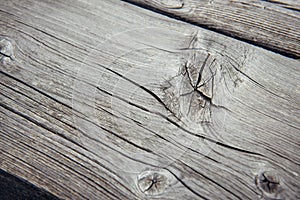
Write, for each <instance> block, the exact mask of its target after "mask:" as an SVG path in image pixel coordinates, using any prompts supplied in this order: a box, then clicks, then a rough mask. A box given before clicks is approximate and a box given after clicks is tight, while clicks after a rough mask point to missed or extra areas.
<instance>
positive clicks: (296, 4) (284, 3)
mask: <svg viewBox="0 0 300 200" xmlns="http://www.w3.org/2000/svg"><path fill="white" fill-rule="evenodd" d="M264 1H267V2H271V3H275V4H277V5H278V6H281V7H284V8H287V9H291V10H295V11H300V1H298V0H264Z"/></svg>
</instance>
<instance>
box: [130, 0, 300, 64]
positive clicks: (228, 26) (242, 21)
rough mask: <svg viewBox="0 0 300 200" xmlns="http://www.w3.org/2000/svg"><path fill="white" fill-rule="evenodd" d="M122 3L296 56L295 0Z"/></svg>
mask: <svg viewBox="0 0 300 200" xmlns="http://www.w3.org/2000/svg"><path fill="white" fill-rule="evenodd" d="M125 1H126V2H130V3H133V4H136V5H139V6H141V7H143V8H147V9H150V10H154V11H157V12H159V13H162V14H164V15H167V16H170V17H172V18H176V19H180V20H183V21H186V22H189V23H192V24H195V25H199V26H201V27H204V28H208V29H210V30H214V31H217V32H219V33H223V34H226V35H229V36H232V37H235V38H238V39H241V40H243V41H247V42H249V43H251V44H255V45H258V46H261V47H264V48H267V49H269V50H272V51H275V52H279V53H281V54H284V55H286V56H291V57H294V58H299V57H300V40H299V38H300V35H299V27H300V20H299V19H300V14H299V12H298V11H297V10H298V9H299V1H260V0H254V1H247V0H213V1H212V0H204V1H195V0H184V1H183V0H145V1H144V0H125ZM275 2H277V3H275ZM287 8H290V9H287Z"/></svg>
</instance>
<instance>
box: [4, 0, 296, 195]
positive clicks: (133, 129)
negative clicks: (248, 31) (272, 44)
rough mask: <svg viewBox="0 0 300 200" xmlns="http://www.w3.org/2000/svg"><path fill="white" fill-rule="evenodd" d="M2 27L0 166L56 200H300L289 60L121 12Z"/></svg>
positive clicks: (58, 8) (54, 6)
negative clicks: (46, 192) (53, 195)
mask: <svg viewBox="0 0 300 200" xmlns="http://www.w3.org/2000/svg"><path fill="white" fill-rule="evenodd" d="M0 16H1V17H0V26H1V29H0V47H1V55H0V57H1V65H0V67H1V68H0V69H1V71H0V91H1V102H0V119H1V121H0V123H1V124H0V127H1V129H0V131H1V135H0V168H1V169H3V170H5V171H7V172H9V173H12V174H15V175H17V176H20V177H22V178H23V179H25V180H28V181H29V182H31V183H34V184H35V185H37V186H38V187H41V188H44V189H46V190H48V191H50V192H51V193H53V194H55V195H57V196H58V197H60V198H63V199H145V198H149V199H259V198H264V199H299V198H300V188H299V182H300V177H299V171H300V152H299V144H300V139H299V138H300V137H299V134H300V132H299V128H300V126H299V120H300V112H299V106H300V105H299V104H300V90H299V84H298V80H299V77H300V72H299V61H298V60H294V59H291V58H287V57H284V56H281V55H279V54H276V53H272V52H269V51H267V50H264V49H262V48H259V47H255V46H252V45H250V44H247V43H244V42H241V41H237V40H235V39H233V38H230V37H226V36H224V35H221V34H217V33H215V32H211V31H208V30H205V29H202V28H199V27H196V26H193V25H190V24H186V23H183V22H180V21H178V20H174V19H170V18H168V17H165V16H163V15H159V14H156V13H153V12H151V11H147V10H145V9H141V8H138V7H136V6H133V5H131V4H128V3H125V2H119V1H96V0H95V1H92V0H90V1H86V2H85V1H84V2H83V1H75V0H73V1H71V0H69V1H50V0H49V1H37V0H25V1H17V0H12V1H5V2H3V1H2V2H1V3H0ZM298 27H299V26H298Z"/></svg>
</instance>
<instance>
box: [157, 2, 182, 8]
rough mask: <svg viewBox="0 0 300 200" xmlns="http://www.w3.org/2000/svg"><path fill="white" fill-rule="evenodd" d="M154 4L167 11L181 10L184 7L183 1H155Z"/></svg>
mask: <svg viewBox="0 0 300 200" xmlns="http://www.w3.org/2000/svg"><path fill="white" fill-rule="evenodd" d="M154 3H155V4H159V6H160V7H163V8H167V9H181V8H183V6H184V2H183V0H156V1H154Z"/></svg>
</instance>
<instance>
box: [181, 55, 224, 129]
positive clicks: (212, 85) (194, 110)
mask: <svg viewBox="0 0 300 200" xmlns="http://www.w3.org/2000/svg"><path fill="white" fill-rule="evenodd" d="M219 69H220V65H219V64H218V62H217V59H216V57H214V55H213V54H212V53H210V52H208V51H199V50H197V51H191V52H190V55H189V57H188V58H187V60H186V62H185V64H184V65H183V66H182V69H181V74H182V81H181V88H180V90H181V91H180V96H181V98H180V105H181V107H180V108H181V110H180V111H181V113H182V114H183V115H184V116H185V117H186V118H188V119H189V120H191V121H192V122H194V123H210V122H211V121H212V107H218V108H220V107H221V106H219V105H217V104H215V103H214V102H213V98H214V95H215V91H216V87H217V84H218V82H219V80H218V79H219V78H220V76H219V75H220V74H219V73H218V72H219Z"/></svg>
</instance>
